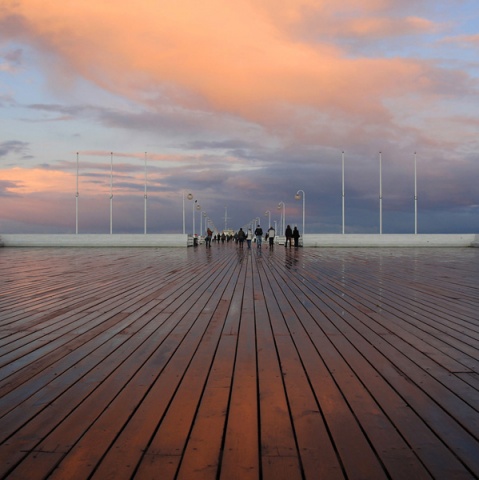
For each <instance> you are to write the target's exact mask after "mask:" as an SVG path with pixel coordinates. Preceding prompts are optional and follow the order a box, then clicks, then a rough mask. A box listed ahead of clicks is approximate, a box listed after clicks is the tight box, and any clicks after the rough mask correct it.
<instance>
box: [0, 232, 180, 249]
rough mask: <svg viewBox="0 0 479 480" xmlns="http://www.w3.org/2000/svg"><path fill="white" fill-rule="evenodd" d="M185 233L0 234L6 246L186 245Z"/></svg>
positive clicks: (0, 238)
mask: <svg viewBox="0 0 479 480" xmlns="http://www.w3.org/2000/svg"><path fill="white" fill-rule="evenodd" d="M187 245H188V235H183V234H166V235H156V234H147V235H144V234H143V235H142V234H114V235H101V234H100V235H99V234H91V235H90V234H79V235H45V234H43V235H41V234H39V235H23V234H15V235H9V234H7V235H0V246H4V247H186V246H187Z"/></svg>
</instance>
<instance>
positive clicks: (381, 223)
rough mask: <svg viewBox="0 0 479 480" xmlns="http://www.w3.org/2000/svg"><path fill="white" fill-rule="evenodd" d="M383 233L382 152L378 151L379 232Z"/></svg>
mask: <svg viewBox="0 0 479 480" xmlns="http://www.w3.org/2000/svg"><path fill="white" fill-rule="evenodd" d="M382 233H383V179H382V154H381V152H379V234H382Z"/></svg>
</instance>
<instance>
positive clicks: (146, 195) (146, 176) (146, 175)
mask: <svg viewBox="0 0 479 480" xmlns="http://www.w3.org/2000/svg"><path fill="white" fill-rule="evenodd" d="M146 157H147V154H146V152H145V235H146V204H147V202H148V200H147V199H148V194H147V186H146V185H147V182H148V174H147V170H146Z"/></svg>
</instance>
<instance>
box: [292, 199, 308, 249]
mask: <svg viewBox="0 0 479 480" xmlns="http://www.w3.org/2000/svg"><path fill="white" fill-rule="evenodd" d="M300 193H301V194H302V195H303V233H302V235H303V241H304V225H305V222H304V221H305V204H306V194H305V193H304V190H298V191H297V192H296V195H295V196H294V198H295V199H296V200H299V199H300V198H301V195H300Z"/></svg>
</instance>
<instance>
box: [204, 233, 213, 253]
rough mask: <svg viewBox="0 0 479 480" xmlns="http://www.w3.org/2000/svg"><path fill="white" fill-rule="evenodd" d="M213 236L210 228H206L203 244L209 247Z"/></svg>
mask: <svg viewBox="0 0 479 480" xmlns="http://www.w3.org/2000/svg"><path fill="white" fill-rule="evenodd" d="M212 236H213V232H212V231H211V229H209V228H208V230H207V231H206V237H205V246H206V247H210V248H211V237H212Z"/></svg>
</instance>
